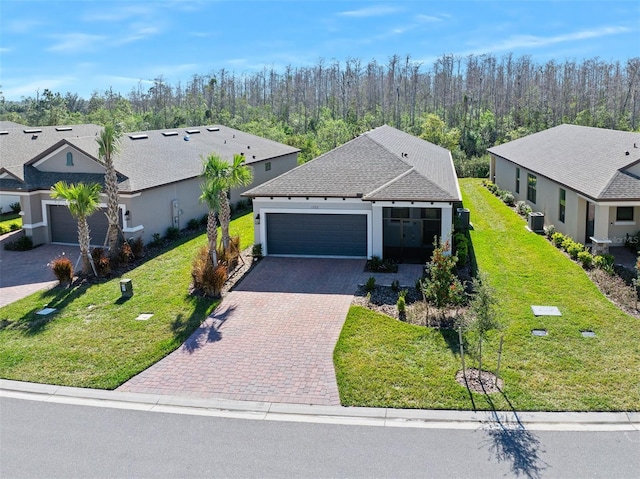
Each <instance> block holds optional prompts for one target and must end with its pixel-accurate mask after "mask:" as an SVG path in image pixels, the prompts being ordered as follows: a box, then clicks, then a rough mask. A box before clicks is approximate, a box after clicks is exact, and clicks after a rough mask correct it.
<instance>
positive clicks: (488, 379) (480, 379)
mask: <svg viewBox="0 0 640 479" xmlns="http://www.w3.org/2000/svg"><path fill="white" fill-rule="evenodd" d="M466 377H467V380H466V382H465V379H464V375H463V374H462V370H460V371H458V372H457V373H456V381H457V382H458V384H460V385H462V386H464V387H468V388H469V390H470V391H473V392H474V393H479V394H493V393H498V392H500V391H502V388H503V387H504V382H503V381H502V379H500V378H498V381H497V382H496V375H495V374H493V373H490V372H489V371H482V375H481V374H480V371H479V370H477V369H476V368H469V369H467V370H466Z"/></svg>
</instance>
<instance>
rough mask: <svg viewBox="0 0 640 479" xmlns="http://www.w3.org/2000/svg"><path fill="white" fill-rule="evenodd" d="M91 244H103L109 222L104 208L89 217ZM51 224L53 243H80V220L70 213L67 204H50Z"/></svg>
mask: <svg viewBox="0 0 640 479" xmlns="http://www.w3.org/2000/svg"><path fill="white" fill-rule="evenodd" d="M88 222H89V230H90V234H91V244H92V245H97V246H102V245H103V244H104V239H105V236H106V234H107V228H108V226H109V223H108V221H107V216H106V215H105V214H104V209H99V210H98V211H96V212H95V213H94V214H92V215H91V216H90V217H89V219H88ZM49 224H50V225H51V242H52V243H71V244H78V222H77V220H76V219H75V218H74V217H73V216H71V213H69V208H67V207H66V206H58V205H50V206H49Z"/></svg>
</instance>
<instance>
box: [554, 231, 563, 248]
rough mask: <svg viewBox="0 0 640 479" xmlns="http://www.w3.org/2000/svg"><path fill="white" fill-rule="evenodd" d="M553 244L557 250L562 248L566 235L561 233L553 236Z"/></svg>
mask: <svg viewBox="0 0 640 479" xmlns="http://www.w3.org/2000/svg"><path fill="white" fill-rule="evenodd" d="M551 242H552V243H553V244H554V245H555V247H556V248H561V247H562V243H563V242H564V235H563V234H562V233H560V232H555V233H553V234H552V235H551Z"/></svg>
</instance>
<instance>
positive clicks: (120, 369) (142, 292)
mask: <svg viewBox="0 0 640 479" xmlns="http://www.w3.org/2000/svg"><path fill="white" fill-rule="evenodd" d="M230 233H231V235H233V236H235V235H240V237H241V247H242V248H246V247H248V246H250V245H251V244H252V243H253V215H252V214H251V213H248V214H245V215H243V216H241V217H239V218H237V219H235V220H234V221H232V223H231V228H230ZM206 242H207V240H206V235H205V234H201V235H198V236H196V237H194V238H191V239H186V240H181V241H179V242H178V243H177V244H175V245H173V246H172V247H171V249H169V250H167V251H166V252H164V253H162V254H160V255H159V256H157V257H155V258H153V259H150V260H149V261H147V262H146V263H144V264H142V265H141V266H139V267H138V268H136V269H134V270H132V271H130V272H128V273H127V274H126V277H127V278H131V280H132V284H133V290H134V295H133V297H132V298H131V299H129V300H127V301H124V302H123V301H121V299H120V289H119V282H120V279H121V278H113V279H111V280H109V281H105V282H103V283H100V284H95V285H91V286H88V287H86V286H85V287H80V288H70V289H63V288H61V287H56V288H54V289H51V290H49V291H43V292H39V293H36V294H33V295H31V296H29V297H27V298H24V299H22V300H20V301H17V302H15V303H13V304H10V305H8V306H5V307H4V308H0V376H1V377H3V378H5V379H15V380H20V381H34V382H40V383H47V384H58V385H65V386H79V387H91V388H103V389H113V388H116V387H117V386H119V385H120V384H122V383H123V382H125V381H127V380H128V379H129V378H131V377H132V376H134V375H136V374H137V373H139V372H140V371H142V370H144V369H146V368H147V367H149V366H150V365H152V364H153V363H155V362H157V361H159V360H160V359H162V358H163V357H164V356H166V355H167V354H169V353H170V352H171V351H173V350H175V349H176V348H177V347H178V346H180V344H182V342H184V341H185V340H186V339H187V338H188V337H189V335H190V334H191V333H192V332H193V331H194V330H195V329H196V328H197V327H198V326H199V325H200V323H201V322H202V321H203V320H204V319H205V318H206V317H207V315H208V314H209V313H211V311H212V310H213V309H214V308H215V307H216V305H217V304H218V301H214V300H211V299H205V298H200V297H194V296H189V294H188V287H189V284H190V282H191V264H192V261H193V258H194V256H195V253H196V251H197V250H198V249H199V248H200V247H202V246H204V245H206ZM24 254H28V252H25V253H24ZM4 274H6V272H4ZM45 304H48V305H49V306H50V307H54V308H57V312H56V313H54V314H52V315H51V316H48V317H44V318H43V317H41V316H38V315H36V314H35V313H36V311H38V310H40V309H41V308H42V307H43V306H44V305H45ZM142 313H152V314H153V317H152V318H151V319H149V320H148V321H136V319H135V318H136V317H137V316H138V315H139V314H142Z"/></svg>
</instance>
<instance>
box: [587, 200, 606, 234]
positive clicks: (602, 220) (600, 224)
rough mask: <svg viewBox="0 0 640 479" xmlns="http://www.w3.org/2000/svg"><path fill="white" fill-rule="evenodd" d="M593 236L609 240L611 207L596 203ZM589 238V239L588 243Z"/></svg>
mask: <svg viewBox="0 0 640 479" xmlns="http://www.w3.org/2000/svg"><path fill="white" fill-rule="evenodd" d="M593 235H594V236H595V237H596V238H598V239H607V238H609V207H608V206H602V205H599V204H597V203H596V216H595V225H594V228H593ZM588 240H589V238H587V241H588Z"/></svg>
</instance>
